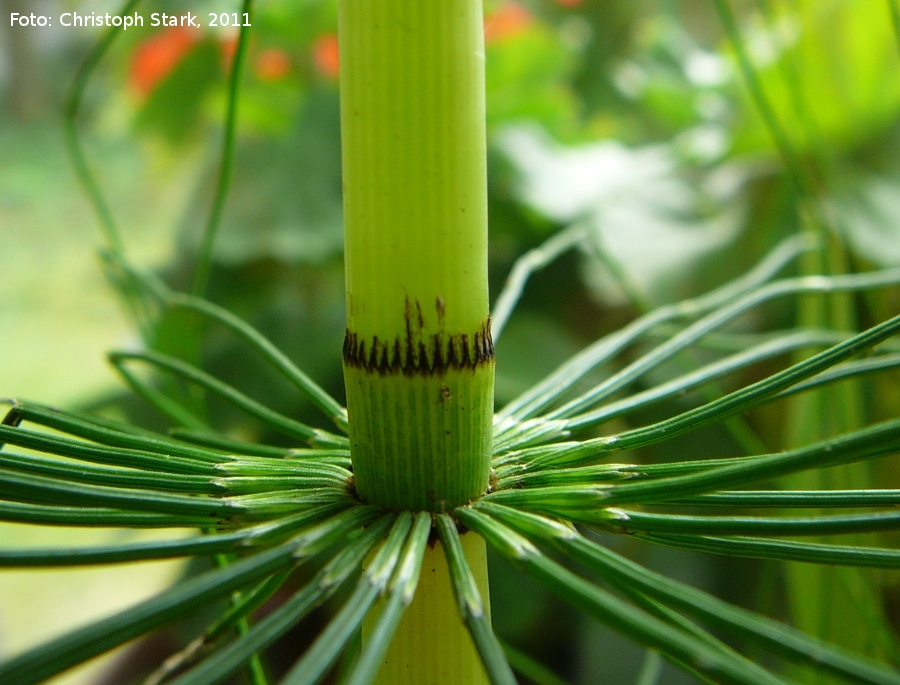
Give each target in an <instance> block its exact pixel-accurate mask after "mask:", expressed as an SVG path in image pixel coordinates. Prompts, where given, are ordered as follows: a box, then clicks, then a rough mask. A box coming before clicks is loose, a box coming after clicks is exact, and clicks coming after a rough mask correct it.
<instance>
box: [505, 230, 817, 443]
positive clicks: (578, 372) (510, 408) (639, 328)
mask: <svg viewBox="0 0 900 685" xmlns="http://www.w3.org/2000/svg"><path fill="white" fill-rule="evenodd" d="M814 247H815V242H814V241H812V240H811V239H810V238H809V237H808V236H806V235H800V236H794V237H792V238H788V239H786V240H784V241H782V242H781V243H780V244H779V245H777V246H776V247H775V248H774V249H773V250H772V251H771V252H769V254H768V255H766V257H765V258H764V259H763V260H762V261H760V262H759V264H757V265H756V266H755V267H754V268H753V269H751V270H750V271H749V272H747V273H746V274H744V275H743V276H741V277H739V278H736V279H735V280H733V281H730V282H729V283H726V284H725V285H723V286H721V287H720V288H717V289H716V290H713V291H712V292H710V293H707V294H705V295H702V296H700V297H697V298H694V299H692V300H684V301H682V302H678V303H676V304H672V305H667V306H665V307H661V308H659V309H657V310H655V311H653V312H650V313H649V314H646V315H644V316H642V317H640V318H638V319H637V320H635V321H633V322H631V323H630V324H628V325H627V326H625V327H624V328H622V329H621V330H619V331H617V332H615V333H612V334H611V335H608V336H606V337H605V338H601V339H600V340H598V341H597V342H595V343H593V344H591V345H590V346H588V347H587V348H586V349H584V350H582V351H581V352H579V353H578V354H577V355H575V356H574V357H573V358H572V359H570V360H569V361H567V362H566V363H565V364H563V365H562V366H561V367H560V368H559V369H557V370H556V371H554V372H553V373H552V374H550V375H549V376H547V378H545V379H544V380H542V381H540V382H539V383H538V384H537V385H535V386H534V387H533V388H531V389H530V390H528V391H526V392H524V393H523V394H522V395H520V396H519V397H518V398H516V399H515V400H513V401H512V402H510V403H509V404H507V405H506V406H505V407H503V409H501V410H500V411H499V412H498V413H497V415H496V417H495V419H494V424H495V430H494V433H495V435H496V434H501V433H503V432H504V431H505V430H508V429H509V428H512V427H514V426H515V423H514V421H520V420H522V419H526V418H528V417H531V416H534V415H535V414H537V413H539V412H540V411H541V410H543V409H545V408H546V407H548V406H550V405H551V404H553V403H554V402H555V401H556V400H557V399H558V398H560V397H562V396H563V395H564V394H565V393H566V392H567V391H568V390H569V389H571V388H572V387H573V386H574V385H575V384H576V383H577V382H578V381H579V380H581V379H582V378H583V377H584V375H585V374H586V373H588V372H589V371H591V370H592V369H594V368H596V367H597V366H598V365H599V364H601V363H603V362H604V361H606V360H608V359H610V358H612V357H613V356H614V355H615V354H617V353H618V352H620V351H621V350H623V349H624V348H625V347H627V346H628V345H629V344H631V343H632V342H634V341H635V340H637V339H639V338H640V337H642V336H643V335H644V334H646V333H647V332H648V331H651V330H653V329H654V328H655V327H656V326H658V325H660V324H662V323H666V322H668V321H673V320H677V319H682V318H690V317H694V316H698V315H701V314H704V313H706V312H709V311H712V310H714V309H717V308H718V307H721V306H723V305H724V304H727V303H728V302H731V301H732V300H735V299H737V298H739V297H741V296H744V295H746V294H747V293H749V292H751V291H753V290H755V289H757V288H759V287H760V286H761V285H762V284H764V283H766V282H768V281H770V280H771V279H772V278H774V277H775V276H776V275H777V274H778V273H779V272H780V271H781V270H782V269H783V268H784V267H785V266H787V265H788V264H789V263H790V262H792V261H793V260H794V259H796V258H797V257H798V256H800V255H801V254H803V253H805V252H807V251H808V250H811V249H813V248H814ZM511 420H512V421H513V423H511Z"/></svg>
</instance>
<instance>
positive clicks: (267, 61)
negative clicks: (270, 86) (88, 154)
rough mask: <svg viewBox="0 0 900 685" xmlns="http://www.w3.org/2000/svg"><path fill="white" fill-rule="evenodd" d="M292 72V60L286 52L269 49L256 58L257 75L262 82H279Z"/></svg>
mask: <svg viewBox="0 0 900 685" xmlns="http://www.w3.org/2000/svg"><path fill="white" fill-rule="evenodd" d="M290 70H291V59H290V57H288V54H287V53H286V52H285V51H284V50H278V49H276V48H269V49H268V50H263V51H262V52H260V53H259V55H258V56H257V58H256V75H257V76H258V77H259V78H260V80H261V81H277V80H278V79H282V78H284V77H285V76H287V73H288V72H289V71H290Z"/></svg>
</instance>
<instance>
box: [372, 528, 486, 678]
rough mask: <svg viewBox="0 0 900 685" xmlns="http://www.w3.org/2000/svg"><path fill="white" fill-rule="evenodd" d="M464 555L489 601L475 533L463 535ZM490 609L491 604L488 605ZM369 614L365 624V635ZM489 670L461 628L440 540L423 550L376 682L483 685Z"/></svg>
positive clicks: (481, 547)
mask: <svg viewBox="0 0 900 685" xmlns="http://www.w3.org/2000/svg"><path fill="white" fill-rule="evenodd" d="M461 541H462V545H463V551H464V553H465V555H466V561H467V562H468V564H469V566H470V568H471V569H472V572H473V575H474V576H475V582H476V584H477V585H478V591H479V592H480V593H481V596H482V598H483V599H484V601H485V604H486V605H487V597H488V577H487V563H486V562H487V551H486V548H485V544H484V539H483V538H480V537H478V536H477V535H475V534H474V533H469V534H468V535H463V536H462V537H461ZM487 609H488V611H489V610H490V606H489V605H488V606H487ZM371 629H372V618H371V616H370V618H369V620H368V621H367V622H366V623H365V624H364V625H363V641H365V640H366V637H367V633H368V632H369V631H371ZM489 682H490V681H489V680H488V677H487V674H486V672H485V670H484V666H483V665H482V663H481V658H480V657H479V656H478V652H477V650H476V649H475V645H474V644H473V643H472V638H471V636H470V635H469V632H468V631H467V630H466V629H465V628H463V619H462V617H461V616H460V613H459V602H458V601H457V599H456V595H455V594H454V592H453V588H452V586H451V581H450V572H449V569H448V567H447V559H446V555H445V554H444V550H443V547H442V543H441V542H440V541H436V542H435V543H434V545H431V546H429V547H428V548H427V549H426V550H425V558H424V559H423V561H422V571H421V573H420V575H419V584H418V587H417V589H416V597H415V599H414V600H413V602H412V604H410V606H409V608H408V609H407V610H406V612H405V613H404V614H403V618H402V619H401V620H400V625H399V626H398V627H397V632H396V633H395V635H394V640H393V641H392V642H391V646H390V648H389V649H388V652H387V654H386V655H385V658H384V661H383V663H382V665H381V668H380V669H379V671H378V676H377V678H376V680H375V685H423V684H425V683H427V685H462V684H463V683H465V685H487V683H489Z"/></svg>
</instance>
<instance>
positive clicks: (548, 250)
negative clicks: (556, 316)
mask: <svg viewBox="0 0 900 685" xmlns="http://www.w3.org/2000/svg"><path fill="white" fill-rule="evenodd" d="M586 234H587V227H586V226H585V225H584V224H583V223H575V224H572V225H571V226H569V227H567V228H565V229H563V230H562V231H559V232H558V233H554V234H553V235H552V236H551V237H550V238H549V239H547V240H546V241H545V242H544V243H543V244H542V245H541V246H539V247H536V248H534V249H533V250H529V251H528V252H526V253H525V254H524V255H522V256H521V257H519V258H518V259H517V260H516V262H515V264H513V267H512V270H511V271H510V272H509V276H507V277H506V283H505V284H504V286H503V290H501V291H500V295H499V296H498V297H497V301H496V302H495V303H494V309H493V311H491V335H492V336H493V338H494V342H495V343H496V342H497V340H498V339H499V338H500V333H501V332H502V331H503V328H504V327H505V326H506V322H507V320H508V319H509V317H510V315H511V314H512V312H513V309H515V306H516V304H517V303H518V301H519V298H521V297H522V292H523V291H524V290H525V284H526V283H527V282H528V278H529V277H530V276H531V274H533V273H534V272H535V271H538V270H539V269H543V268H544V267H545V266H547V265H548V264H550V263H552V262H553V261H554V260H555V259H556V258H557V257H559V256H560V255H562V254H563V253H565V252H568V251H569V250H571V249H572V248H573V247H576V246H577V245H578V243H580V242H581V241H583V240H584V238H585V236H586Z"/></svg>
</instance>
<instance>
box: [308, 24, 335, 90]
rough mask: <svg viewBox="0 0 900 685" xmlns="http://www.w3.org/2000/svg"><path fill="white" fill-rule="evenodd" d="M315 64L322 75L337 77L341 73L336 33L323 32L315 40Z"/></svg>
mask: <svg viewBox="0 0 900 685" xmlns="http://www.w3.org/2000/svg"><path fill="white" fill-rule="evenodd" d="M312 56H313V64H315V65H316V69H317V70H318V71H319V73H320V74H322V76H326V77H328V78H332V79H335V78H337V77H338V74H339V73H340V57H339V55H338V38H337V34H335V33H323V34H322V35H321V36H319V37H318V38H316V39H315V41H313V45H312Z"/></svg>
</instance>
